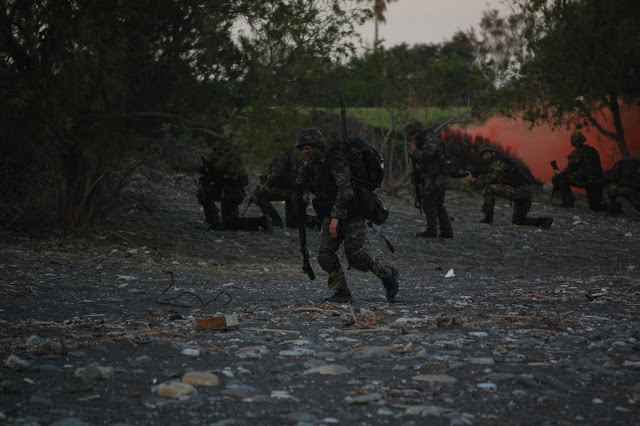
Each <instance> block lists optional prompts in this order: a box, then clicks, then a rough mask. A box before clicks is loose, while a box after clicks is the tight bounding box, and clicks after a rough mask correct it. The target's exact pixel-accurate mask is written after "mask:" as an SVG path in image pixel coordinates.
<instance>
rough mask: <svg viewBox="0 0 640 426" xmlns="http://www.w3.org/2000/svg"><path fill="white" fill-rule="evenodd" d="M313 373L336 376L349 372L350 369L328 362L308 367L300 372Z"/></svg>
mask: <svg viewBox="0 0 640 426" xmlns="http://www.w3.org/2000/svg"><path fill="white" fill-rule="evenodd" d="M314 373H317V374H323V375H330V376H337V375H339V374H350V373H351V370H349V369H348V368H345V367H343V366H341V365H336V364H329V365H321V366H319V367H313V368H310V369H308V370H306V371H305V372H304V373H302V374H314Z"/></svg>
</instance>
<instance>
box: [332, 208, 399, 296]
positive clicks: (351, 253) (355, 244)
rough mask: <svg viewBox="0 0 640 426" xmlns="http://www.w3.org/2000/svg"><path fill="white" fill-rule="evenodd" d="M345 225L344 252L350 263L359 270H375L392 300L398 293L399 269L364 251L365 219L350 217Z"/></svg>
mask: <svg viewBox="0 0 640 426" xmlns="http://www.w3.org/2000/svg"><path fill="white" fill-rule="evenodd" d="M344 225H345V226H344V228H343V230H344V232H345V234H344V254H345V257H346V258H347V261H348V262H349V265H350V266H351V267H352V268H354V269H357V270H359V271H363V272H367V271H371V272H373V273H374V274H375V275H376V276H377V277H378V278H380V280H381V281H382V286H383V287H384V288H385V290H386V297H387V300H389V301H392V300H393V298H394V297H395V296H396V294H397V293H398V270H397V269H396V268H394V267H392V266H388V265H384V264H383V263H382V262H380V261H379V260H378V259H376V258H375V257H371V256H370V255H369V253H367V252H366V251H364V249H363V247H364V241H365V233H366V229H365V226H364V219H362V218H352V219H348V220H347V221H345V223H344Z"/></svg>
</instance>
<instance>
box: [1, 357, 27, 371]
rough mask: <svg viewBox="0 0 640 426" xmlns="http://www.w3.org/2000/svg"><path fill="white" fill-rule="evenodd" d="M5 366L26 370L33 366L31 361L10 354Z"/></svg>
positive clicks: (15, 369) (16, 369)
mask: <svg viewBox="0 0 640 426" xmlns="http://www.w3.org/2000/svg"><path fill="white" fill-rule="evenodd" d="M4 366H5V367H7V368H8V369H9V370H13V371H24V370H27V369H29V367H31V363H30V362H29V361H27V360H26V359H22V358H20V357H19V356H16V355H10V356H9V358H7V360H6V361H5V362H4Z"/></svg>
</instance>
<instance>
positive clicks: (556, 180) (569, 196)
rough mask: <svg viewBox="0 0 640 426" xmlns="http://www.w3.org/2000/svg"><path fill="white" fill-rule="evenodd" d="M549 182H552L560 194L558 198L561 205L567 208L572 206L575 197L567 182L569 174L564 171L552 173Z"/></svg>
mask: <svg viewBox="0 0 640 426" xmlns="http://www.w3.org/2000/svg"><path fill="white" fill-rule="evenodd" d="M551 182H553V186H555V187H556V189H557V190H558V194H559V195H560V200H562V207H565V208H568V207H573V205H574V204H575V202H576V197H575V196H574V195H573V192H572V191H571V185H570V183H569V176H567V175H566V174H564V173H560V174H557V175H554V176H553V177H552V178H551Z"/></svg>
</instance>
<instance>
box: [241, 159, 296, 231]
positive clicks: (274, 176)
mask: <svg viewBox="0 0 640 426" xmlns="http://www.w3.org/2000/svg"><path fill="white" fill-rule="evenodd" d="M300 166H302V161H299V160H298V158H295V159H294V156H293V153H292V152H291V151H287V150H282V151H280V152H279V153H278V154H277V155H275V156H274V157H273V158H272V159H271V162H270V163H269V167H268V169H267V173H266V174H264V175H261V176H260V183H259V184H258V187H257V188H256V189H255V190H254V191H253V195H254V200H255V203H256V205H257V206H258V207H259V208H260V210H261V211H262V213H263V214H264V215H267V216H269V217H271V222H272V223H273V226H278V227H280V228H283V227H284V225H285V222H283V221H282V218H281V217H280V214H278V211H277V210H276V209H275V208H274V207H273V206H272V205H271V202H272V201H284V202H285V221H286V225H287V228H296V227H297V226H298V212H297V211H296V206H295V202H294V200H295V195H296V176H297V175H298V169H299V168H300Z"/></svg>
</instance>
